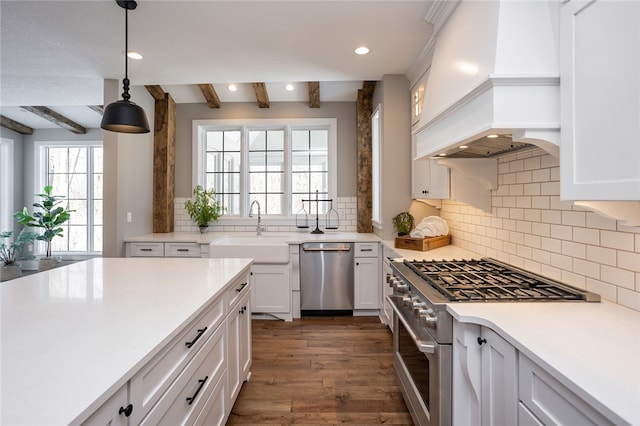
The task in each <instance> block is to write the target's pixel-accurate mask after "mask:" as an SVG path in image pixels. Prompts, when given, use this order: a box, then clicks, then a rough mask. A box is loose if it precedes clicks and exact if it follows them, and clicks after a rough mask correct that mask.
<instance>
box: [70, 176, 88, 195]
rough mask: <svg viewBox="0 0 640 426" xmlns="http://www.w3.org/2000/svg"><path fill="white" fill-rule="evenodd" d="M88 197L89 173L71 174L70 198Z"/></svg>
mask: <svg viewBox="0 0 640 426" xmlns="http://www.w3.org/2000/svg"><path fill="white" fill-rule="evenodd" d="M78 198H84V199H86V198H87V175H86V174H84V175H80V174H72V175H69V199H78Z"/></svg>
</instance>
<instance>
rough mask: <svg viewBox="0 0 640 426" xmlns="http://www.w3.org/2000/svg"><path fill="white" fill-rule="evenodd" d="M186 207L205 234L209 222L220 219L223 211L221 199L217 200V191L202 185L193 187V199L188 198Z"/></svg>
mask: <svg viewBox="0 0 640 426" xmlns="http://www.w3.org/2000/svg"><path fill="white" fill-rule="evenodd" d="M184 208H185V209H186V210H187V213H189V217H190V218H191V220H192V221H194V222H195V223H197V224H198V227H199V228H200V232H201V233H203V234H204V233H205V232H207V227H208V226H209V222H211V221H215V220H218V219H219V218H220V216H221V215H222V213H223V208H222V206H221V205H220V201H218V200H216V191H215V190H214V189H209V190H207V189H205V188H203V187H202V186H201V185H198V186H196V187H195V188H194V189H193V200H187V202H186V203H184Z"/></svg>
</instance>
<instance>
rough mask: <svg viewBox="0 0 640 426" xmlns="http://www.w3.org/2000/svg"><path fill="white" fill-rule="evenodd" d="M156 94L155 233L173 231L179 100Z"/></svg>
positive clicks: (154, 133)
mask: <svg viewBox="0 0 640 426" xmlns="http://www.w3.org/2000/svg"><path fill="white" fill-rule="evenodd" d="M156 96H157V93H156V94H155V96H154V98H155V100H156V101H155V117H154V131H153V232H173V228H174V220H173V214H174V211H173V203H174V197H175V150H176V103H175V101H174V100H173V98H172V97H171V95H170V94H169V93H165V94H164V96H163V97H162V99H158V97H156Z"/></svg>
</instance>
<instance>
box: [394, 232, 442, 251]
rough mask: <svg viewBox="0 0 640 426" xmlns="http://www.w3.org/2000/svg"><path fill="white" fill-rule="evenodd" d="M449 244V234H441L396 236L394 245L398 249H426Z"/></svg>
mask: <svg viewBox="0 0 640 426" xmlns="http://www.w3.org/2000/svg"><path fill="white" fill-rule="evenodd" d="M449 244H451V235H450V234H447V235H441V236H439V237H425V238H411V237H407V236H404V237H396V242H395V246H396V248H399V249H405V250H417V251H427V250H433V249H435V248H438V247H444V246H448V245H449Z"/></svg>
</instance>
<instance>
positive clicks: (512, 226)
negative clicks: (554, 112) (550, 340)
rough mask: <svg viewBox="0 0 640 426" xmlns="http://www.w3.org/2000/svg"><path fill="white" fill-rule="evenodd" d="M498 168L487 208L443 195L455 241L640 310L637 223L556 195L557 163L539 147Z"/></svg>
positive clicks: (445, 215)
mask: <svg viewBox="0 0 640 426" xmlns="http://www.w3.org/2000/svg"><path fill="white" fill-rule="evenodd" d="M498 174H499V176H498V182H499V185H498V188H497V189H496V190H494V191H493V192H492V196H493V199H492V201H493V205H492V213H491V214H487V213H485V212H482V211H480V210H478V209H475V208H472V207H470V206H467V205H465V204H462V203H458V202H456V201H452V200H444V201H443V206H442V210H441V216H442V217H443V218H444V219H445V220H447V221H449V227H450V228H451V234H452V237H453V240H454V241H455V244H457V245H459V246H461V247H463V248H467V249H469V250H473V251H475V252H478V253H479V254H480V255H483V256H489V257H493V258H495V259H498V260H502V261H505V262H508V263H511V264H513V265H515V266H520V267H523V268H525V269H527V270H529V271H532V272H536V273H540V274H542V275H545V276H547V277H550V278H552V279H556V280H560V281H564V282H566V283H567V284H571V285H575V286H578V287H581V288H585V287H586V288H588V289H589V290H590V291H594V292H596V293H598V294H600V295H601V296H602V297H603V298H605V299H608V300H611V301H613V302H616V303H619V304H621V305H624V306H628V307H630V308H632V309H636V310H640V228H638V227H624V226H621V225H619V224H618V223H617V222H616V221H615V220H612V219H609V218H605V217H603V216H600V215H598V214H596V213H594V212H591V211H589V210H588V209H586V208H582V207H579V206H573V205H572V203H570V202H567V201H562V200H560V185H559V179H560V167H559V161H558V159H557V158H556V157H553V156H551V155H549V154H546V153H544V152H543V151H542V150H532V151H527V152H520V153H515V154H511V155H508V156H504V157H501V158H498ZM458 212H460V214H455V213H458ZM454 221H455V224H456V226H455V227H452V222H454Z"/></svg>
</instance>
